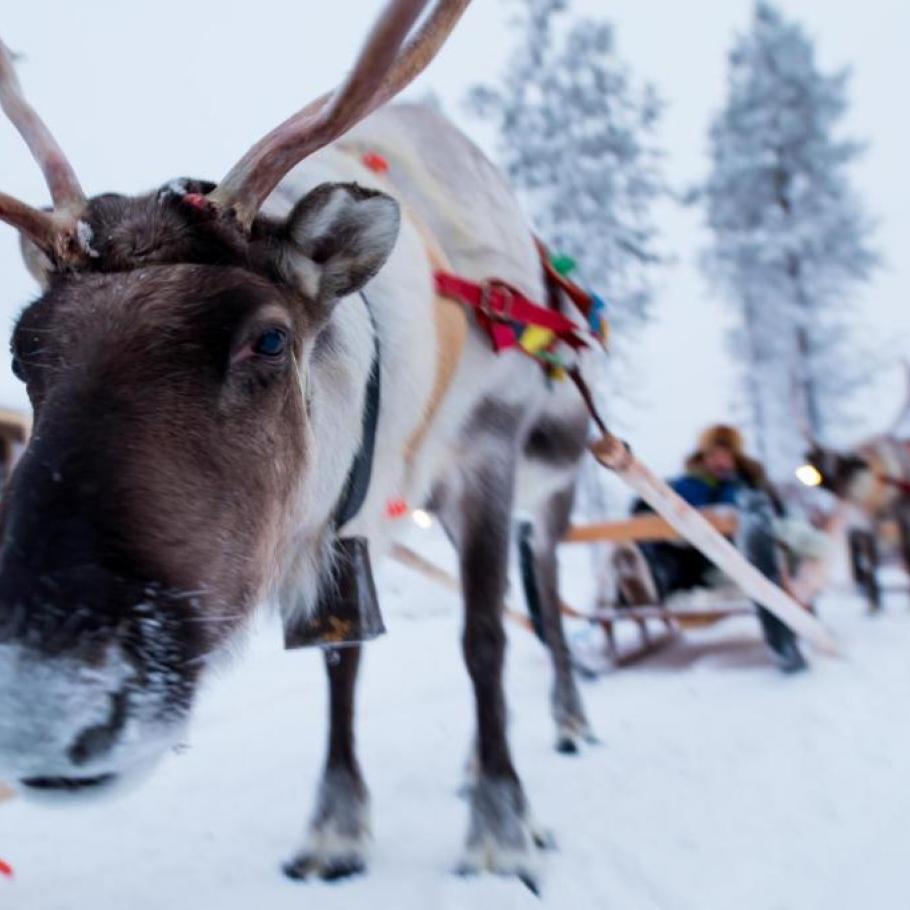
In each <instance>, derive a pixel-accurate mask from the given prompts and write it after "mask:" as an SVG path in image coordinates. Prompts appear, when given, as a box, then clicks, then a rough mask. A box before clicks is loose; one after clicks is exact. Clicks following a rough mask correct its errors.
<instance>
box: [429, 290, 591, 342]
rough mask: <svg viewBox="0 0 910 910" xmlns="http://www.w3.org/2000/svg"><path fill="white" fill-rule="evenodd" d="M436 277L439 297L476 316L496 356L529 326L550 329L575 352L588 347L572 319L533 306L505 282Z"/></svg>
mask: <svg viewBox="0 0 910 910" xmlns="http://www.w3.org/2000/svg"><path fill="white" fill-rule="evenodd" d="M434 277H435V279H436V293H437V294H439V295H440V296H442V297H449V298H451V299H452V300H457V301H458V302H459V303H463V304H464V305H465V306H469V307H471V309H473V310H474V311H475V312H476V313H477V320H478V322H479V323H480V324H481V326H482V327H483V328H484V329H486V331H487V332H488V333H489V335H490V340H491V341H492V342H493V348H494V350H495V351H496V352H497V353H498V352H499V351H504V350H506V349H507V348H512V347H515V346H517V345H518V344H519V342H520V337H521V334H522V331H523V329H525V328H526V327H527V326H537V327H539V328H542V329H547V330H549V331H550V332H552V333H553V335H554V336H555V338H557V339H559V340H560V341H563V342H565V343H566V344H568V345H569V346H570V347H571V348H573V349H575V350H577V349H578V348H583V347H587V345H588V342H587V341H586V340H585V339H584V338H583V337H582V336H581V334H580V332H579V328H578V326H577V325H576V324H575V323H574V322H572V320H571V319H568V318H567V317H565V316H563V315H562V313H559V312H557V311H556V310H549V309H547V308H546V307H542V306H540V304H537V303H534V302H533V301H532V300H529V299H528V298H527V297H525V295H524V294H522V293H521V291H519V290H517V289H516V288H514V287H512V285H510V284H507V283H506V282H504V281H499V280H498V279H490V280H487V281H484V282H481V283H477V282H475V281H468V280H467V279H466V278H460V277H459V276H458V275H452V274H451V273H449V272H436V273H435V276H434Z"/></svg>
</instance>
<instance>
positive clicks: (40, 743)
mask: <svg viewBox="0 0 910 910" xmlns="http://www.w3.org/2000/svg"><path fill="white" fill-rule="evenodd" d="M130 672H131V670H130V668H129V667H128V665H127V663H126V661H125V659H124V658H123V656H122V655H121V654H120V653H119V649H118V648H116V647H115V646H111V647H109V648H108V650H107V652H106V653H105V655H104V657H103V658H102V660H101V661H100V662H99V663H97V664H96V665H95V666H90V665H87V664H85V663H84V662H82V661H78V660H76V659H74V658H72V657H70V656H66V655H63V656H55V657H51V656H48V655H47V654H45V653H43V652H41V651H38V650H35V649H33V648H30V647H29V646H27V645H25V644H20V643H10V644H0V777H6V776H10V777H14V778H17V779H20V780H21V779H50V778H67V777H73V776H78V777H83V778H84V777H92V776H96V775H97V774H98V773H99V763H101V764H102V765H103V763H104V760H105V758H106V757H107V756H108V754H109V753H110V752H111V751H112V750H113V749H114V747H115V746H116V745H117V743H118V742H119V740H120V738H121V734H122V733H123V731H124V728H125V726H126V723H127V716H128V698H127V696H126V694H124V693H125V688H126V686H127V684H128V680H129V678H130V675H129V674H130ZM104 770H106V769H105V768H103V767H101V768H100V771H104Z"/></svg>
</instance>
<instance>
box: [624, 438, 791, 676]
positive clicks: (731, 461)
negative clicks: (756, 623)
mask: <svg viewBox="0 0 910 910" xmlns="http://www.w3.org/2000/svg"><path fill="white" fill-rule="evenodd" d="M669 484H670V486H671V487H672V488H673V489H674V490H675V491H676V492H677V493H678V494H679V495H680V496H681V497H682V498H683V499H685V500H686V502H688V503H689V504H690V505H692V506H694V507H695V508H697V509H705V508H717V507H728V508H734V509H736V510H737V513H738V515H739V518H740V531H739V533H738V534H737V540H736V544H737V546H738V547H739V548H740V549H741V550H742V552H743V555H744V556H745V557H746V558H747V559H748V560H749V561H750V562H751V563H752V564H753V565H755V566H756V568H758V569H759V570H760V571H761V572H763V573H764V574H765V575H766V576H767V577H768V578H770V579H771V580H772V581H775V582H779V580H780V567H779V563H778V560H779V558H780V557H779V553H778V541H777V533H776V529H775V525H776V520H777V519H779V518H781V517H783V511H784V510H783V506H782V504H781V502H780V499H779V498H778V496H777V494H776V493H775V491H774V489H773V487H772V486H771V483H770V482H769V480H768V477H767V475H766V473H765V469H764V467H763V466H762V464H761V462H759V461H756V460H755V459H754V458H750V457H749V456H748V455H747V454H746V453H745V447H744V445H743V438H742V434H741V433H740V432H739V430H737V429H736V428H735V427H732V426H728V425H726V424H717V425H715V426H711V427H708V428H707V429H706V430H705V431H704V432H703V433H702V434H701V435H700V437H699V439H698V446H697V448H696V450H695V452H694V453H693V454H692V455H691V456H690V457H689V458H688V459H687V461H686V466H685V473H684V474H682V475H681V476H679V477H676V478H674V479H672V480H670V481H669ZM646 511H650V509H649V507H648V506H647V505H646V504H645V503H644V502H642V501H641V500H638V501H637V502H636V503H635V504H634V506H633V512H636V513H640V512H646ZM613 567H614V570H615V572H616V578H617V585H618V588H619V596H620V603H621V604H624V605H627V606H639V605H645V604H657V603H660V602H662V601H663V600H665V599H666V598H667V597H668V596H669V595H670V594H673V593H675V592H678V591H685V590H689V589H691V588H700V587H711V586H712V585H716V583H717V580H718V578H717V576H718V575H719V572H718V570H717V569H715V567H714V565H713V564H712V563H711V562H710V561H709V560H708V559H707V558H706V557H705V556H703V555H702V554H701V553H700V552H699V551H698V550H696V549H695V548H694V547H691V546H688V545H687V544H683V543H675V542H665V541H660V542H647V543H641V544H637V545H636V544H624V545H622V546H620V547H618V548H617V549H616V551H615V553H614V556H613ZM758 616H759V620H760V622H761V626H762V631H763V633H764V636H765V641H766V642H767V643H768V646H769V647H770V648H771V651H772V652H773V653H774V656H775V658H776V659H777V661H778V663H779V664H780V666H781V668H782V669H783V670H785V671H786V672H795V671H797V670H802V669H803V668H804V667H805V666H806V662H805V659H804V658H803V656H802V654H801V653H800V650H799V646H798V644H797V641H796V636H795V635H794V634H793V632H792V631H791V630H790V628H789V626H786V625H785V624H784V623H782V622H781V621H780V620H779V619H778V618H777V617H776V616H774V615H773V614H772V613H770V612H768V611H767V610H765V609H764V608H763V607H758Z"/></svg>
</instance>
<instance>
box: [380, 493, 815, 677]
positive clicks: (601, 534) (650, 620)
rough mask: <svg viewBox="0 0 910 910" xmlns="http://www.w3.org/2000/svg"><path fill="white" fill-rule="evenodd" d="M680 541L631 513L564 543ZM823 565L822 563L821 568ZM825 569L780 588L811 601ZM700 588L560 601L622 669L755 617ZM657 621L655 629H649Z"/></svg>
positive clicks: (711, 517)
mask: <svg viewBox="0 0 910 910" xmlns="http://www.w3.org/2000/svg"><path fill="white" fill-rule="evenodd" d="M701 514H702V515H703V516H704V518H705V519H706V520H707V521H708V522H709V524H711V526H712V527H713V528H715V529H716V530H717V531H719V532H720V533H721V534H723V535H724V536H725V537H735V535H736V533H737V531H738V530H739V523H740V518H739V516H738V515H737V514H736V513H735V512H732V511H730V510H719V509H718V510H712V509H704V510H701ZM658 540H659V541H680V542H681V541H683V538H682V536H681V535H680V534H679V533H678V532H677V531H676V530H675V529H674V528H673V527H672V526H671V525H670V524H669V523H668V522H667V521H666V520H665V519H663V518H662V517H660V516H659V515H655V514H646V515H635V516H632V517H630V518H626V519H622V520H619V521H607V522H599V523H596V524H585V525H574V526H573V527H572V528H570V529H569V532H568V534H567V535H566V537H565V539H564V541H563V543H564V544H600V543H632V542H635V543H641V542H645V541H658ZM391 555H392V558H393V559H394V560H395V561H396V562H399V563H401V564H402V565H404V566H407V567H408V568H409V569H411V570H413V571H416V572H418V573H420V574H421V575H423V576H424V577H425V578H428V579H430V580H431V581H434V582H436V583H437V584H438V585H440V586H442V587H444V588H446V589H447V590H449V591H452V592H453V593H456V594H458V593H460V591H461V585H460V584H459V582H458V579H457V578H456V577H455V576H454V575H452V574H450V573H449V572H447V571H446V570H445V569H442V568H441V567H439V566H437V565H436V564H435V563H433V562H432V561H430V560H428V559H426V558H425V557H424V556H422V555H421V554H419V553H417V552H415V551H414V550H412V549H410V548H409V547H407V546H405V545H403V544H401V543H396V544H395V545H394V546H393V548H392V552H391ZM822 568H823V567H822ZM824 580H825V573H824V571H823V570H822V569H820V567H818V566H815V565H812V566H807V567H805V569H804V571H801V572H800V573H799V574H798V575H797V576H796V577H793V578H791V577H789V576H788V575H787V574H786V573H783V581H784V587H785V588H786V589H787V590H788V591H789V592H790V593H791V594H795V595H796V599H797V600H798V601H799V602H800V603H803V604H807V603H811V600H812V599H813V597H814V596H815V595H816V594H817V593H818V592H819V591H820V590H821V589H822V587H823V586H824ZM703 593H704V589H696V590H695V591H694V592H693V593H692V594H691V595H689V594H686V595H684V596H674V597H673V598H671V599H670V600H669V601H668V602H666V603H660V604H648V605H645V606H634V607H631V606H619V605H616V604H601V605H598V606H595V607H593V608H592V609H588V610H582V609H578V608H576V607H574V606H571V605H569V604H567V603H566V602H565V601H562V603H561V607H562V612H563V613H564V614H565V615H566V616H568V617H570V618H572V619H580V620H585V621H586V622H589V623H593V624H595V625H598V626H599V627H600V628H601V629H602V630H603V632H604V636H605V640H606V651H607V655H606V656H607V658H608V660H609V663H610V664H611V665H612V666H616V667H621V666H626V665H628V664H631V663H634V662H636V661H638V660H641V659H642V658H644V657H646V656H648V655H650V654H654V653H655V652H656V651H659V650H661V649H662V648H664V647H666V646H667V645H668V644H670V643H671V642H672V641H674V640H676V639H677V638H678V637H679V635H680V634H681V633H682V632H683V631H685V630H686V629H691V628H696V627H699V626H704V625H709V624H713V623H715V622H718V621H720V620H722V619H726V618H728V617H731V616H742V615H754V614H755V606H754V604H752V602H751V601H749V600H748V599H747V598H746V597H745V596H744V595H743V594H741V593H740V592H739V591H738V590H737V589H735V588H730V589H724V590H718V591H715V592H711V594H709V596H708V597H704V596H703ZM504 610H505V614H506V616H507V617H508V618H509V619H511V620H512V621H514V622H516V623H518V624H519V625H521V626H523V627H524V628H526V629H528V630H529V631H533V629H534V626H533V623H532V622H531V621H530V620H529V619H528V617H527V616H526V615H525V614H524V613H523V612H521V611H518V610H516V609H515V608H514V607H513V606H512V605H510V604H508V603H506V604H505V605H504ZM623 623H626V624H632V625H634V626H635V627H636V629H637V633H638V639H639V641H638V644H637V645H636V646H624V645H621V644H620V642H619V638H620V636H619V635H618V634H617V629H618V627H619V626H620V625H622V624H623ZM654 625H657V627H658V628H657V629H656V630H655V629H654V628H653V627H654ZM579 669H580V670H581V671H582V672H585V673H588V674H590V673H591V672H592V668H591V667H588V666H584V665H580V666H579Z"/></svg>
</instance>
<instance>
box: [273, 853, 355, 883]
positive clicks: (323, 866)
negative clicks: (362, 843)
mask: <svg viewBox="0 0 910 910" xmlns="http://www.w3.org/2000/svg"><path fill="white" fill-rule="evenodd" d="M282 869H283V871H284V874H285V875H286V876H287V877H288V878H290V879H293V880H294V881H306V879H309V878H319V879H321V880H322V881H324V882H335V881H339V880H340V879H343V878H350V877H351V876H354V875H362V874H363V873H364V872H366V869H367V863H366V859H365V858H364V856H363V855H362V854H360V853H357V852H345V853H339V854H337V855H334V856H320V855H318V854H316V853H309V852H307V853H301V854H300V855H299V856H295V857H294V859H292V860H289V861H288V862H286V863H285V864H284V865H283V866H282Z"/></svg>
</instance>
